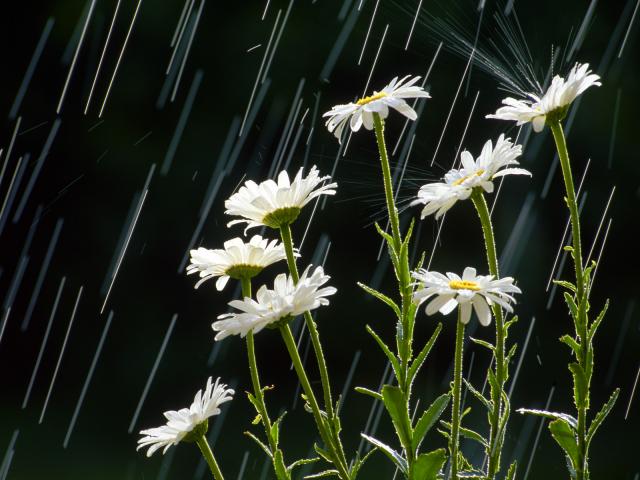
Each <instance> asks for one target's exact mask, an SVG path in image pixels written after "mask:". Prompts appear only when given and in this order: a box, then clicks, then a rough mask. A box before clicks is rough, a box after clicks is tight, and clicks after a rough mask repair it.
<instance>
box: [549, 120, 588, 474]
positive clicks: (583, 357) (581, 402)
mask: <svg viewBox="0 0 640 480" xmlns="http://www.w3.org/2000/svg"><path fill="white" fill-rule="evenodd" d="M561 120H562V116H561V115H559V116H557V117H553V118H551V119H548V124H549V128H550V129H551V132H552V134H553V139H554V140H555V143H556V148H557V151H558V157H559V158H560V166H561V169H562V178H563V180H564V186H565V190H566V195H567V196H566V197H565V200H566V203H567V206H568V207H569V214H570V218H571V233H572V243H571V247H572V252H571V256H572V257H573V264H574V269H575V274H576V283H575V296H576V300H575V301H576V305H577V306H578V309H577V314H576V316H575V318H574V323H575V330H576V340H577V343H578V350H579V351H578V352H576V357H577V361H578V366H579V367H580V371H581V372H580V373H581V374H580V373H578V374H576V373H574V374H573V381H574V384H576V383H577V382H578V381H582V380H583V386H582V388H581V387H580V386H578V385H574V387H575V388H574V391H579V390H583V391H582V392H580V393H579V394H578V395H576V396H575V399H574V400H575V404H576V408H577V410H578V422H577V429H576V436H577V446H578V453H577V455H578V456H577V465H575V470H576V480H588V479H589V466H588V453H587V449H588V440H587V412H588V410H589V403H590V398H589V397H590V391H589V387H590V384H591V374H592V371H593V344H592V342H591V341H590V339H589V338H588V336H589V335H588V319H587V304H588V285H587V284H586V283H587V282H586V279H585V275H584V266H583V263H582V241H581V232H580V215H579V212H578V202H577V199H576V192H575V186H574V183H573V175H572V172H571V162H570V161H569V152H568V150H567V142H566V139H565V136H564V131H563V129H562V124H561ZM570 368H571V366H570ZM572 373H573V371H572ZM582 376H584V378H583V379H582V378H579V377H582ZM581 383H582V382H581Z"/></svg>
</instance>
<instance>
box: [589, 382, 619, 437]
mask: <svg viewBox="0 0 640 480" xmlns="http://www.w3.org/2000/svg"><path fill="white" fill-rule="evenodd" d="M619 394H620V389H619V388H616V389H615V390H614V391H613V393H612V394H611V396H610V397H609V400H607V403H605V404H604V405H603V406H602V408H601V409H600V411H599V412H598V413H597V414H596V416H595V417H594V418H593V421H592V422H591V425H590V426H589V431H588V432H587V437H586V440H587V450H588V449H589V445H590V444H591V440H593V437H594V435H595V434H596V432H597V431H598V428H599V427H600V425H602V422H604V419H605V418H607V415H609V413H610V412H611V410H612V409H613V407H614V406H615V404H616V401H617V400H618V395H619Z"/></svg>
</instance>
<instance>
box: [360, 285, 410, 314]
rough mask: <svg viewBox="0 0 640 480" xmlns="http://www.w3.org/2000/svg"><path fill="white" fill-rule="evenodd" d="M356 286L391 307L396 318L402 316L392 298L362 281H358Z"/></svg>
mask: <svg viewBox="0 0 640 480" xmlns="http://www.w3.org/2000/svg"><path fill="white" fill-rule="evenodd" d="M358 286H359V287H360V288H361V289H363V290H364V291H365V292H367V293H368V294H369V295H372V296H374V297H375V298H377V299H378V300H380V301H381V302H383V303H385V304H386V305H388V306H389V307H391V309H392V310H393V312H394V313H395V314H396V316H397V317H398V318H402V313H401V312H400V307H398V305H397V304H396V302H394V301H393V300H392V299H390V298H389V297H387V296H386V295H385V294H384V293H381V292H379V291H377V290H375V289H373V288H371V287H369V286H367V285H365V284H364V283H360V282H358Z"/></svg>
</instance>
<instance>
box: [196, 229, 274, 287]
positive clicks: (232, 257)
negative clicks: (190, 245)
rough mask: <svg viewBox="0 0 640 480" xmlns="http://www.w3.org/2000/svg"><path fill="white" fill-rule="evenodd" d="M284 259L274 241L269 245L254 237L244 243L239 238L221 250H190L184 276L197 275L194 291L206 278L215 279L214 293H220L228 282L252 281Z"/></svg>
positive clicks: (257, 236) (232, 240)
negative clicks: (248, 279) (189, 259)
mask: <svg viewBox="0 0 640 480" xmlns="http://www.w3.org/2000/svg"><path fill="white" fill-rule="evenodd" d="M284 259H286V253H285V251H284V246H283V245H282V243H279V242H278V241H277V240H272V241H269V240H267V239H265V238H262V237H261V236H260V235H254V236H253V237H252V238H251V240H250V241H249V242H248V243H245V242H244V241H243V240H242V239H241V238H234V239H231V240H229V241H227V242H224V248H223V249H216V250H210V249H208V248H202V247H200V248H198V249H196V250H191V263H190V264H189V266H188V267H187V275H189V274H192V273H198V275H199V277H200V280H198V282H197V283H196V285H195V288H198V287H199V286H200V285H201V284H202V283H203V282H206V281H207V280H209V279H210V278H214V277H218V280H217V281H216V289H217V290H222V289H223V288H224V287H225V285H226V284H227V282H228V281H229V278H235V279H242V278H252V277H255V276H256V275H257V274H258V273H260V272H261V271H262V270H263V269H264V268H265V267H268V266H269V265H271V264H273V263H276V262H279V261H280V260H284Z"/></svg>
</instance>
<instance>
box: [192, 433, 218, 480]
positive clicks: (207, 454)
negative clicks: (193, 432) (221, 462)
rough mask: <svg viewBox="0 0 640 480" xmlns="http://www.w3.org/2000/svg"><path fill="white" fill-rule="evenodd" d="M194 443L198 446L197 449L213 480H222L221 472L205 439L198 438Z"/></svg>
mask: <svg viewBox="0 0 640 480" xmlns="http://www.w3.org/2000/svg"><path fill="white" fill-rule="evenodd" d="M196 443H197V444H198V448H200V451H201V452H202V456H203V457H204V459H205V460H206V461H207V464H208V465H209V469H210V470H211V473H212V474H213V478H214V479H215V480H224V477H223V476H222V472H221V471H220V467H219V466H218V462H216V459H215V457H214V456H213V452H212V451H211V447H210V446H209V442H207V439H206V437H205V436H204V435H202V436H201V437H200V438H198V440H196Z"/></svg>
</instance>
